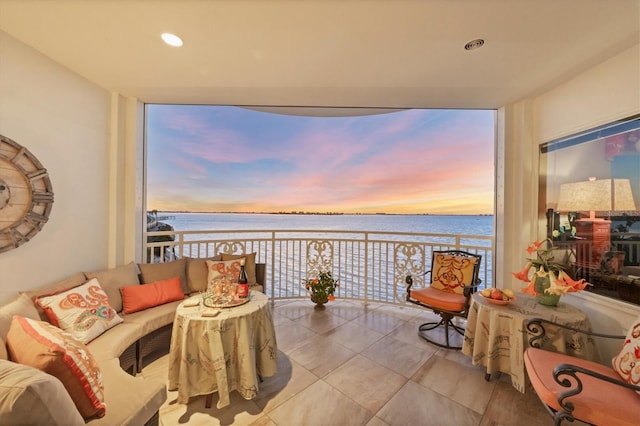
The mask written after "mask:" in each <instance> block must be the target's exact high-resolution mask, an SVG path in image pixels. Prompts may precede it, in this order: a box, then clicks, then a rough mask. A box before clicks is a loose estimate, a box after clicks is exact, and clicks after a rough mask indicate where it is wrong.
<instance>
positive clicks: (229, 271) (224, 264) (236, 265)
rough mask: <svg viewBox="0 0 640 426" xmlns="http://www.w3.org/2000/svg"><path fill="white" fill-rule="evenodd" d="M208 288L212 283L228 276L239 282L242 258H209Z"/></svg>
mask: <svg viewBox="0 0 640 426" xmlns="http://www.w3.org/2000/svg"><path fill="white" fill-rule="evenodd" d="M207 271H209V273H208V275H207V288H209V287H210V286H211V283H212V282H213V281H214V280H216V279H220V278H226V279H228V280H230V281H233V282H238V276H239V275H240V260H225V261H218V262H216V261H214V260H207Z"/></svg>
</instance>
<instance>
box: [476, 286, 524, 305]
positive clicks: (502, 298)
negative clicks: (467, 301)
mask: <svg viewBox="0 0 640 426" xmlns="http://www.w3.org/2000/svg"><path fill="white" fill-rule="evenodd" d="M480 295H481V296H482V297H484V298H485V299H486V301H487V302H489V303H494V304H496V305H506V304H507V303H509V302H513V301H514V300H516V296H515V294H514V293H513V290H511V289H510V288H505V289H504V290H500V289H499V288H485V289H484V290H481V291H480Z"/></svg>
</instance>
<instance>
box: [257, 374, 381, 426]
mask: <svg viewBox="0 0 640 426" xmlns="http://www.w3.org/2000/svg"><path fill="white" fill-rule="evenodd" d="M269 417H270V418H271V419H272V420H273V421H274V423H275V424H277V425H278V426H299V425H309V426H320V425H331V426H339V425H345V426H357V425H365V424H367V422H368V421H369V420H370V419H371V418H372V417H373V414H371V413H370V412H369V411H368V410H366V409H365V408H363V407H361V406H360V405H358V404H357V403H355V402H354V401H352V400H351V399H349V398H347V397H346V396H344V395H343V394H342V393H341V392H339V391H338V390H336V389H334V388H333V387H331V386H329V385H328V384H327V383H325V382H324V381H322V380H319V381H317V382H316V383H314V384H313V385H311V386H309V387H308V388H307V389H305V390H303V391H302V392H300V393H299V394H297V395H295V396H294V397H293V398H291V399H290V400H289V401H287V402H285V403H284V404H282V405H280V406H279V407H277V408H276V409H274V410H273V411H272V412H271V413H269Z"/></svg>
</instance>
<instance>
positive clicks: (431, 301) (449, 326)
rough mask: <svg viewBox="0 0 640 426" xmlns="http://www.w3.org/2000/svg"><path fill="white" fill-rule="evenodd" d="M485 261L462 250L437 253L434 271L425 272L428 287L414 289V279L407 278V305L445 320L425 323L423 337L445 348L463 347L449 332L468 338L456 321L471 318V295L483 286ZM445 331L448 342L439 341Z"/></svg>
mask: <svg viewBox="0 0 640 426" xmlns="http://www.w3.org/2000/svg"><path fill="white" fill-rule="evenodd" d="M481 260H482V256H481V255H479V254H474V253H469V252H466V251H462V250H444V251H437V250H434V251H433V257H432V259H431V270H430V271H427V272H425V273H424V275H425V277H426V276H430V283H429V285H428V286H425V287H422V288H412V287H413V284H414V281H413V277H412V276H411V275H407V277H406V279H405V281H406V283H407V284H408V286H407V302H411V303H413V304H415V305H418V306H422V307H424V308H427V309H430V310H432V311H433V312H435V313H436V314H438V315H440V317H441V319H440V321H433V322H427V323H424V324H421V325H420V327H418V334H419V335H420V337H422V338H423V339H425V340H426V341H428V342H430V343H433V344H434V345H437V346H440V347H443V348H448V349H461V348H462V346H453V345H452V344H451V338H450V337H451V336H450V335H449V333H450V332H451V331H453V332H455V333H458V334H460V335H464V328H462V327H460V326H459V325H456V324H455V323H454V322H453V318H455V317H461V318H467V314H468V311H469V305H470V301H471V295H472V294H473V293H474V292H475V291H476V289H477V288H478V285H479V284H480V279H479V278H478V274H479V271H480V261H481ZM425 281H426V278H425ZM442 331H444V341H443V339H442V338H438V334H440V335H442Z"/></svg>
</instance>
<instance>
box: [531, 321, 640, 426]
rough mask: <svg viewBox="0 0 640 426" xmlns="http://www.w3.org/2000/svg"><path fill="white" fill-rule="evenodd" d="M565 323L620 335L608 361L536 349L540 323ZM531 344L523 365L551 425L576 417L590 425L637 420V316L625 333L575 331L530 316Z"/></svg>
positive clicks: (639, 326) (639, 353)
mask: <svg viewBox="0 0 640 426" xmlns="http://www.w3.org/2000/svg"><path fill="white" fill-rule="evenodd" d="M545 324H553V325H554V326H556V327H562V328H567V329H570V330H573V331H577V332H581V333H584V334H586V335H588V336H597V337H600V338H611V339H620V340H622V339H624V343H623V344H622V347H621V348H620V351H619V352H618V354H617V355H616V356H615V357H614V358H613V359H612V361H611V364H612V366H611V367H609V366H606V365H603V364H598V363H596V362H592V361H588V360H584V359H580V358H576V357H573V356H571V355H566V354H562V353H557V352H551V351H546V350H543V349H540V347H541V344H542V343H543V342H544V340H545V338H546V332H545V328H544V325H545ZM526 327H527V331H528V332H529V334H530V335H531V336H533V337H531V338H530V339H529V345H530V346H531V347H530V348H527V350H525V352H524V364H525V366H526V368H527V375H528V376H529V381H530V382H531V386H532V387H533V389H534V390H535V392H536V394H538V398H540V401H542V404H543V405H544V406H545V408H546V409H547V411H548V412H549V414H551V416H552V417H553V420H554V424H555V425H560V424H561V423H562V421H563V420H568V421H570V422H573V421H574V420H579V421H581V422H585V423H588V424H592V425H637V424H639V423H638V422H639V419H640V417H639V416H640V317H638V319H637V320H636V321H635V323H634V324H633V325H632V326H631V328H630V329H629V332H628V333H627V335H626V336H615V335H610V334H601V333H593V332H590V331H584V330H577V329H575V328H572V327H567V326H564V325H561V324H558V323H555V322H552V321H547V320H543V319H540V318H532V319H530V320H528V321H527V323H526Z"/></svg>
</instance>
